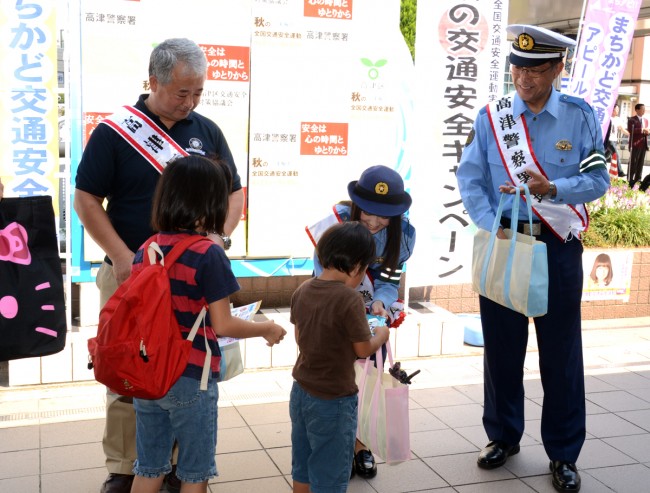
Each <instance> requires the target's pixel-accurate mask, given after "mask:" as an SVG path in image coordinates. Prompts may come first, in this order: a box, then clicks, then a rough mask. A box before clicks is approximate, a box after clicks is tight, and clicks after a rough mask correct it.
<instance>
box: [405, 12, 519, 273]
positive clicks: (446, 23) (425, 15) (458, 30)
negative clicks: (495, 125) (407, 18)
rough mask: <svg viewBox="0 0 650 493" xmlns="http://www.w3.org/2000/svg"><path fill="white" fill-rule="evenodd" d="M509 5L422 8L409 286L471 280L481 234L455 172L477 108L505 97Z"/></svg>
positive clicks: (417, 58)
mask: <svg viewBox="0 0 650 493" xmlns="http://www.w3.org/2000/svg"><path fill="white" fill-rule="evenodd" d="M508 5H509V4H508V1H507V0H505V1H498V2H495V1H492V0H479V1H473V2H462V1H459V0H419V1H418V12H417V26H416V31H417V37H418V44H417V53H416V65H415V70H416V75H417V80H418V88H417V94H416V96H415V98H416V102H415V107H416V114H417V118H416V119H417V127H416V131H417V132H418V136H417V139H416V140H417V142H418V150H417V156H418V160H417V162H416V163H415V166H414V167H413V175H412V177H413V179H412V183H413V189H412V195H413V204H414V206H413V207H412V209H411V210H412V214H411V218H412V220H413V224H414V225H415V227H416V228H417V234H418V246H417V248H416V249H415V252H414V254H413V257H412V259H411V260H410V261H409V262H408V271H407V272H408V282H409V285H412V286H427V285H435V284H459V283H463V282H469V280H470V278H471V260H472V255H471V249H472V244H473V235H474V232H475V231H476V227H475V226H474V224H473V223H472V222H471V220H470V218H469V216H468V215H467V213H466V211H465V209H464V207H463V203H462V201H461V198H460V193H459V191H458V187H457V184H456V168H457V167H458V164H459V162H460V157H461V154H462V152H463V148H464V145H465V142H466V141H467V139H468V136H469V135H470V131H471V130H472V125H473V123H474V118H475V116H476V114H477V113H478V111H479V109H480V108H481V107H483V106H485V105H486V104H487V103H489V102H490V101H495V100H497V99H498V98H499V97H501V95H502V91H503V74H504V69H505V58H506V55H507V54H508V44H507V34H506V29H505V28H506V25H507V23H508ZM422 245H426V246H425V247H424V248H423V247H422Z"/></svg>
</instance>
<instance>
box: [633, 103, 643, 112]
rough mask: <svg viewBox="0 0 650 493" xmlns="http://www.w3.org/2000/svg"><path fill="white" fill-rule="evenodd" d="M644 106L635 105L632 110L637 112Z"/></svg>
mask: <svg viewBox="0 0 650 493" xmlns="http://www.w3.org/2000/svg"><path fill="white" fill-rule="evenodd" d="M644 106H645V104H643V103H637V104H635V105H634V110H635V111H639V110H640V109H641V108H643V107H644Z"/></svg>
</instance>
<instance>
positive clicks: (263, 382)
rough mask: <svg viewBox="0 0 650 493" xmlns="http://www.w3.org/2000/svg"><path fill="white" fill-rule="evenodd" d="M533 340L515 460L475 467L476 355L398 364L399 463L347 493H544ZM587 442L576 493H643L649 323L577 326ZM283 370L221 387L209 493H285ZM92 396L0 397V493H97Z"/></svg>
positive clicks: (69, 392) (648, 463) (48, 392)
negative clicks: (404, 380)
mask: <svg viewBox="0 0 650 493" xmlns="http://www.w3.org/2000/svg"><path fill="white" fill-rule="evenodd" d="M534 342H535V339H534V337H531V338H530V344H531V345H530V348H529V351H528V358H527V369H526V384H525V386H526V407H525V409H526V416H527V421H526V430H525V435H524V438H523V440H522V442H521V445H522V447H521V452H520V453H519V454H518V455H516V456H513V457H512V458H511V459H510V460H509V461H508V463H507V464H506V466H504V467H503V468H500V469H496V470H492V471H484V470H481V469H478V468H477V467H476V457H477V453H478V451H479V450H480V448H481V447H483V446H484V445H485V443H486V441H487V440H486V437H485V433H484V431H483V428H482V426H481V408H482V400H483V395H482V385H481V382H482V357H481V354H482V350H481V349H480V348H473V347H470V346H466V347H465V350H464V353H463V354H462V355H458V356H454V357H434V358H428V359H418V360H407V361H403V362H402V364H403V366H404V367H405V368H406V369H407V370H409V369H413V370H414V369H416V368H419V369H421V370H422V373H420V374H419V375H418V376H417V377H416V378H415V379H414V383H413V385H412V386H411V390H410V398H411V414H410V424H411V449H412V452H413V459H412V460H411V461H408V462H405V463H402V464H399V465H396V466H388V465H386V464H381V463H380V464H379V473H378V475H377V477H376V478H374V479H372V480H370V481H366V480H363V479H360V478H354V479H353V480H352V481H351V483H350V487H349V489H348V491H349V492H351V493H372V492H379V493H396V492H416V491H417V492H433V491H435V492H437V493H443V492H444V493H447V492H463V493H471V492H481V493H485V492H488V493H489V492H517V493H519V492H527V491H529V492H533V491H536V492H551V491H553V489H552V487H551V483H550V476H549V471H548V459H547V458H546V455H545V453H544V450H543V447H542V445H541V440H540V433H539V424H540V416H541V402H542V398H543V392H542V389H541V384H540V381H539V372H538V367H537V358H536V349H535V346H534ZM584 348H585V349H584V353H585V373H586V388H587V413H588V416H587V441H586V443H585V446H584V448H583V451H582V454H581V456H580V459H579V461H578V467H579V468H580V472H581V475H582V484H583V488H582V491H583V492H586V493H589V492H611V491H616V492H621V493H623V492H643V491H650V318H642V319H622V320H613V321H593V322H589V321H587V322H585V323H584ZM290 386H291V375H290V369H286V370H273V371H250V372H246V373H244V374H243V375H241V376H239V377H237V378H236V379H234V380H232V381H230V382H226V383H224V384H221V386H220V399H219V435H218V445H217V466H218V468H219V471H220V476H219V478H218V479H216V480H214V481H212V482H211V483H210V485H209V487H210V491H212V492H220V493H235V492H236V493H248V492H263V493H275V492H287V491H290V490H291V487H290V484H291V477H290V473H291V458H290V445H291V443H290V422H289V412H288V402H287V401H288V392H289V389H290ZM103 405H104V388H103V387H102V386H100V385H97V384H94V383H93V384H91V383H81V384H79V383H78V384H74V385H60V386H53V385H50V386H39V387H29V388H12V389H7V388H3V387H0V492H2V493H5V492H6V493H35V492H43V493H78V492H79V493H82V492H84V493H85V492H92V493H95V492H97V491H99V485H100V484H101V482H102V481H103V479H104V477H105V476H106V470H105V468H104V465H103V453H102V448H101V438H102V432H103V425H104V420H103V410H104V409H103Z"/></svg>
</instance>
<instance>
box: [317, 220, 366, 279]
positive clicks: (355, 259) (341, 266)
mask: <svg viewBox="0 0 650 493" xmlns="http://www.w3.org/2000/svg"><path fill="white" fill-rule="evenodd" d="M316 253H317V255H318V260H319V261H320V264H321V265H322V266H323V268H324V269H336V270H338V271H341V272H345V273H346V274H352V273H353V272H354V271H355V270H356V269H358V268H359V267H361V268H362V269H364V270H365V269H366V268H367V267H368V265H370V262H371V261H372V260H373V259H374V258H375V240H374V239H373V237H372V235H371V234H370V231H368V228H366V227H365V226H364V225H363V224H361V223H359V222H357V221H349V222H344V223H338V224H335V225H334V226H331V227H330V228H328V229H327V231H325V233H323V236H321V238H320V240H318V244H317V245H316Z"/></svg>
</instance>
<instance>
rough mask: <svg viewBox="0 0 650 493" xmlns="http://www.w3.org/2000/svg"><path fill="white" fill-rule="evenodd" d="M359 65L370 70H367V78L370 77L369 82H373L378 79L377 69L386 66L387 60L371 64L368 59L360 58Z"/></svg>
mask: <svg viewBox="0 0 650 493" xmlns="http://www.w3.org/2000/svg"><path fill="white" fill-rule="evenodd" d="M361 63H363V64H364V65H365V66H366V67H370V70H368V77H370V79H371V80H375V79H376V78H377V77H379V70H377V68H379V67H383V66H384V65H386V64H387V63H388V60H377V61H376V62H375V63H372V62H371V61H370V60H369V59H368V58H362V59H361Z"/></svg>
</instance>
